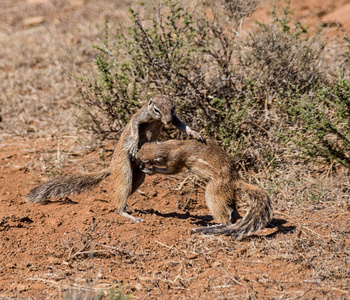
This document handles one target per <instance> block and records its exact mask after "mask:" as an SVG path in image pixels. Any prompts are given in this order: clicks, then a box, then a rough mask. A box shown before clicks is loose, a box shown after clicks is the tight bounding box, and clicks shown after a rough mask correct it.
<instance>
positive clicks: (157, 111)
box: [153, 107, 160, 115]
mask: <svg viewBox="0 0 350 300" xmlns="http://www.w3.org/2000/svg"><path fill="white" fill-rule="evenodd" d="M153 109H154V112H155V113H156V114H158V115H159V114H160V112H159V110H158V109H157V108H155V107H154V108H153Z"/></svg>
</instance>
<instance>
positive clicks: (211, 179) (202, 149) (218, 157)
mask: <svg viewBox="0 0 350 300" xmlns="http://www.w3.org/2000/svg"><path fill="white" fill-rule="evenodd" d="M137 157H138V159H140V160H141V161H142V163H141V165H140V166H141V170H142V171H143V172H144V173H146V174H149V175H152V174H155V173H161V174H176V173H179V172H180V171H181V170H182V169H183V168H184V167H186V168H188V169H189V170H190V171H191V172H192V173H194V174H196V175H198V176H199V177H200V178H202V179H203V180H205V181H206V182H207V189H206V192H205V200H206V203H207V205H208V207H209V210H210V212H211V213H212V215H213V216H214V218H215V219H216V220H217V221H218V222H220V223H221V224H223V225H219V226H210V227H201V228H197V229H195V230H194V231H196V232H201V233H206V234H223V235H231V236H233V237H236V238H237V239H240V238H242V237H244V236H246V235H249V234H251V233H253V232H256V231H258V230H260V229H262V228H264V227H265V226H266V225H267V224H268V223H269V222H270V221H271V219H272V206H271V201H270V198H269V196H268V195H267V194H266V193H265V192H264V191H263V190H262V189H260V188H259V187H257V186H254V185H251V184H248V183H245V182H244V181H242V180H241V179H240V177H239V174H238V171H237V170H236V167H235V164H234V163H233V161H232V160H231V159H230V157H229V156H228V155H227V154H226V152H225V151H224V150H223V149H221V148H220V147H219V146H218V145H217V144H215V143H214V142H213V141H210V140H208V141H207V143H206V144H204V143H200V142H197V141H194V140H187V141H179V140H169V141H166V142H156V143H146V144H144V145H143V146H142V147H141V149H140V150H139V152H138V154H137ZM148 166H150V167H148ZM157 166H158V167H157ZM159 166H165V168H161V167H159ZM241 190H242V191H244V192H246V193H247V194H248V195H249V197H250V200H251V203H250V209H249V211H248V212H247V213H246V215H245V216H244V217H243V219H241V220H240V221H238V222H237V223H236V224H231V223H234V222H236V220H237V219H238V218H239V214H238V211H237V208H236V202H237V197H238V196H239V193H240V191H241Z"/></svg>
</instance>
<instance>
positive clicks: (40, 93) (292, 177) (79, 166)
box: [0, 0, 350, 299]
mask: <svg viewBox="0 0 350 300" xmlns="http://www.w3.org/2000/svg"><path fill="white" fill-rule="evenodd" d="M0 2H1V3H0V43H1V47H0V103H1V107H0V120H1V122H0V299H94V297H95V296H96V295H97V294H99V293H100V295H101V297H104V298H106V299H107V296H108V294H109V293H110V294H112V292H116V291H117V292H120V293H121V294H124V295H129V296H131V297H132V298H133V299H214V298H215V299H216V298H217V299H234V298H238V299H349V298H350V229H349V228H350V196H349V193H350V174H349V171H347V170H345V169H342V168H338V167H337V168H333V166H330V167H323V168H321V167H310V166H302V165H298V162H295V163H293V164H291V165H290V166H279V167H277V168H276V169H275V170H274V172H273V173H270V172H269V171H268V170H261V172H259V173H245V174H242V176H244V178H245V179H246V180H247V181H249V182H252V183H255V184H258V185H259V186H261V187H262V188H264V189H265V190H266V191H267V192H268V193H269V194H270V196H271V199H272V201H273V206H274V219H273V222H272V226H271V228H266V229H264V230H262V231H260V232H258V233H257V234H256V235H254V236H251V237H249V238H246V239H244V240H242V241H235V240H232V239H231V238H230V237H222V236H203V235H198V234H193V233H192V232H191V229H192V228H195V227H198V226H206V225H210V224H214V223H215V222H214V221H213V220H212V218H211V217H210V216H209V211H208V209H207V207H206V204H205V200H204V186H203V184H202V183H201V182H199V181H198V180H197V179H196V178H195V177H194V176H191V175H190V174H188V173H184V174H180V175H178V176H169V177H162V176H152V177H147V179H146V181H145V183H144V184H143V185H142V186H141V187H140V190H138V191H137V192H136V193H135V194H134V195H132V197H131V199H130V200H129V202H128V204H129V206H130V207H131V208H132V209H133V210H134V211H135V212H134V213H133V215H134V216H136V217H141V218H143V219H144V220H145V222H143V223H137V224H134V223H131V222H130V221H129V220H127V219H125V218H123V217H121V216H119V215H117V214H116V213H115V211H114V208H113V205H112V203H111V202H110V199H111V192H112V190H111V181H110V179H109V178H107V179H106V180H104V181H103V182H102V183H101V184H100V185H99V186H98V187H96V188H94V189H93V190H91V191H88V192H86V193H84V194H82V195H78V196H72V197H70V198H69V199H65V200H52V201H49V202H47V203H45V204H43V205H34V204H29V203H26V202H25V200H24V198H23V197H24V195H26V194H27V193H28V192H29V190H30V189H31V188H33V187H35V186H37V185H38V184H39V183H41V182H44V181H45V180H47V179H49V178H52V177H54V176H57V175H60V174H70V173H77V172H82V171H90V170H101V169H103V168H104V167H106V166H108V164H109V161H110V159H111V155H112V151H113V143H111V142H108V143H105V144H103V145H102V146H99V147H98V148H97V150H96V148H95V147H93V141H91V140H90V135H89V133H88V132H85V131H83V130H82V129H80V128H79V126H77V125H76V121H75V120H76V119H79V117H80V112H79V110H77V108H76V107H75V106H73V105H71V104H70V102H72V101H74V99H76V97H78V95H77V86H78V84H79V83H78V82H79V81H78V80H77V79H76V78H77V76H78V75H79V76H86V77H89V76H91V73H93V72H94V71H93V68H94V67H93V57H94V53H95V52H94V50H93V48H92V46H93V45H95V44H97V43H98V41H99V39H101V38H102V37H103V28H104V24H103V20H104V18H105V16H108V17H109V18H110V19H111V24H112V25H113V24H116V23H118V21H122V22H126V20H127V8H128V6H129V5H131V2H132V1H127V0H122V1H111V0H101V1H93V0H1V1H0ZM349 3H350V2H349V1H340V0H338V1H327V0H318V1H315V0H312V1H301V0H295V1H292V9H293V10H294V17H295V18H298V19H300V21H302V22H305V23H307V24H309V25H310V31H311V32H312V31H316V28H317V26H318V25H319V24H320V23H323V24H325V25H328V26H329V28H328V29H327V33H326V34H327V36H328V37H329V43H330V44H333V45H334V49H336V47H337V45H338V43H340V37H341V36H342V33H341V32H340V31H339V30H338V29H337V27H336V26H334V24H335V22H334V19H337V20H338V21H339V22H340V23H341V24H342V25H343V26H344V27H345V29H346V30H350V23H347V22H349V20H350V19H349V18H348V16H349V15H350V12H349V13H348V14H346V12H347V11H349V10H350V9H349V6H350V4H349ZM270 7H271V3H270V1H265V0H262V1H260V7H259V9H258V11H257V12H256V13H255V15H254V17H253V18H260V19H261V18H268V16H269V9H270ZM247 208H248V206H247V205H246V204H245V203H242V205H241V206H240V212H241V215H243V214H244V213H245V211H246V209H247Z"/></svg>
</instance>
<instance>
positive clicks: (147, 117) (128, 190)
mask: <svg viewBox="0 0 350 300" xmlns="http://www.w3.org/2000/svg"><path fill="white" fill-rule="evenodd" d="M168 123H172V124H173V125H175V126H176V127H177V128H178V129H179V130H181V131H183V132H186V133H187V134H189V135H191V136H193V137H194V138H196V139H198V140H200V141H201V142H204V140H203V138H202V136H201V135H200V134H199V133H197V132H196V131H194V130H192V129H191V128H190V127H189V126H187V125H186V124H185V123H184V122H182V121H181V120H180V119H179V118H178V117H177V115H176V114H175V106H174V103H173V102H172V101H171V99H170V98H169V97H168V96H166V95H156V96H153V97H152V98H151V99H150V100H149V101H148V102H147V103H146V104H145V105H144V106H143V107H142V108H141V109H140V110H139V111H138V112H137V113H136V114H135V115H134V116H133V117H132V118H131V120H130V122H129V123H128V124H127V125H126V126H125V128H124V130H123V132H122V134H121V136H120V139H119V141H118V143H117V145H116V147H115V150H114V154H113V158H112V162H111V165H110V167H109V168H108V169H105V170H103V171H100V172H95V173H88V174H78V175H68V176H61V177H57V178H54V179H52V180H50V181H47V182H45V183H43V184H42V185H40V186H38V187H36V188H34V189H32V190H31V191H30V192H29V194H28V195H26V197H25V198H26V200H27V201H28V202H31V203H37V202H43V201H45V200H47V199H50V198H63V197H67V196H69V195H72V194H79V193H82V192H83V191H86V190H88V189H90V188H92V187H93V186H95V185H97V184H98V183H99V182H101V181H102V180H103V179H104V178H106V177H107V176H109V175H112V178H113V185H114V204H115V208H116V211H117V213H119V214H121V215H122V216H125V217H127V218H129V219H131V220H132V221H134V222H140V221H142V219H138V218H135V217H133V216H131V215H129V214H128V213H127V212H126V210H125V208H126V203H127V200H128V197H129V196H130V195H131V194H132V193H133V192H134V191H136V189H137V188H138V187H139V186H140V185H141V184H142V182H143V181H144V178H145V174H144V173H143V172H142V171H141V169H140V167H139V164H138V162H137V160H136V154H137V151H138V149H139V148H140V147H141V146H142V145H143V144H144V143H146V142H153V141H156V140H157V139H158V137H159V134H160V132H161V130H162V128H163V126H164V125H166V124H168Z"/></svg>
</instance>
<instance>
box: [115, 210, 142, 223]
mask: <svg viewBox="0 0 350 300" xmlns="http://www.w3.org/2000/svg"><path fill="white" fill-rule="evenodd" d="M116 213H117V214H118V215H121V216H123V217H125V218H128V219H129V220H131V221H133V222H135V223H140V222H144V220H143V219H142V218H135V217H133V216H132V215H130V214H128V213H127V212H126V211H125V210H122V211H117V212H116Z"/></svg>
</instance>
